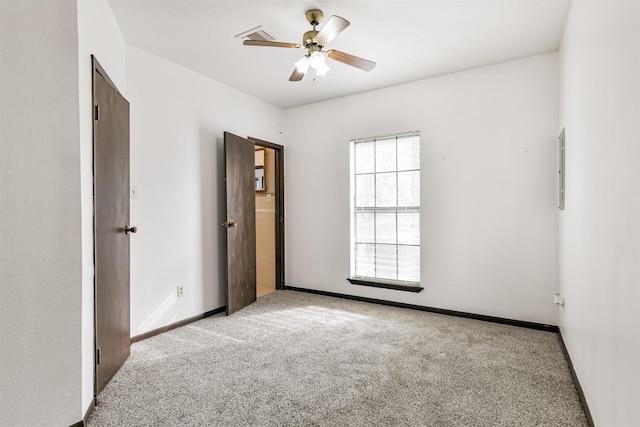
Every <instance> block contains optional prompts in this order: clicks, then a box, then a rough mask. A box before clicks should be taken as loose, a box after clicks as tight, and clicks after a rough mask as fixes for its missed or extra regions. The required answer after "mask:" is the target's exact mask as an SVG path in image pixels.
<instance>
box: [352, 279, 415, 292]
mask: <svg viewBox="0 0 640 427" xmlns="http://www.w3.org/2000/svg"><path fill="white" fill-rule="evenodd" d="M347 281H348V282H349V283H351V284H352V285H360V286H372V287H374V288H385V289H393V290H396V291H407V292H416V293H417V292H421V291H422V290H423V289H424V288H423V287H420V286H409V285H398V284H396V283H385V282H373V281H371V280H363V279H353V278H350V277H348V278H347Z"/></svg>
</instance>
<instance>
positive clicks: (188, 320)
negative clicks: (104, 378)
mask: <svg viewBox="0 0 640 427" xmlns="http://www.w3.org/2000/svg"><path fill="white" fill-rule="evenodd" d="M226 309H227V307H225V306H222V307H220V308H216V309H215V310H210V311H207V312H204V313H202V314H198V315H197V316H192V317H188V318H186V319H183V320H180V321H178V322H174V323H171V324H169V325H165V326H162V327H160V328H157V329H154V330H152V331H149V332H145V333H144V334H140V335H136V336H134V337H131V344H133V343H135V342H138V341H142V340H146V339H147V338H151V337H154V336H156V335H160V334H161V333H163V332H167V331H170V330H172V329H176V328H179V327H181V326H184V325H188V324H189V323H193V322H196V321H198V320H202V319H205V318H207V317H210V316H213V315H214V314H219V313H224V312H225V311H226Z"/></svg>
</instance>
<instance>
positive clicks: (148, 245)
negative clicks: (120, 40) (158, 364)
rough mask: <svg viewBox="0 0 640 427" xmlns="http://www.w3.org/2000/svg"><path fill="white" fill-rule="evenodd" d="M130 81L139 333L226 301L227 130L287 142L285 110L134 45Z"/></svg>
mask: <svg viewBox="0 0 640 427" xmlns="http://www.w3.org/2000/svg"><path fill="white" fill-rule="evenodd" d="M127 88H128V90H127V96H128V99H129V101H130V103H131V185H132V186H137V189H138V198H137V199H134V200H131V223H132V224H133V225H135V226H137V227H138V233H137V234H136V235H134V236H132V238H131V334H132V336H135V335H139V334H142V333H144V332H148V331H150V330H153V329H156V328H159V327H162V326H165V325H167V324H170V323H173V322H176V321H179V320H182V319H185V318H188V317H191V316H195V315H198V314H201V313H203V312H205V311H208V310H212V309H216V308H219V307H222V306H224V305H225V304H226V302H225V293H224V289H225V287H224V286H225V282H224V268H225V265H224V263H221V262H220V261H221V260H220V258H221V256H222V254H223V252H224V248H221V247H220V242H221V240H220V238H221V233H223V232H225V231H224V229H222V228H221V227H220V223H221V222H222V221H223V220H224V219H223V215H222V213H221V212H219V204H220V202H221V196H222V192H221V188H220V185H221V184H222V183H223V175H222V171H223V165H224V163H221V162H222V160H223V157H222V156H223V154H222V136H223V132H224V131H229V132H232V133H235V134H237V135H240V136H254V137H257V138H261V139H265V140H268V141H271V142H275V143H282V141H281V135H280V132H281V130H282V127H283V111H282V110H281V109H279V108H276V107H273V106H271V105H269V104H266V103H264V102H262V101H258V100H256V99H255V98H252V97H250V96H248V95H246V94H244V93H241V92H238V91H237V90H234V89H231V88H229V87H227V86H224V85H222V84H220V83H217V82H215V81H213V80H210V79H208V78H205V77H203V76H202V75H200V74H197V73H195V72H193V71H190V70H188V69H186V68H183V67H180V66H178V65H176V64H174V63H171V62H169V61H166V60H164V59H162V58H160V57H157V56H155V55H152V54H150V53H147V52H145V51H143V50H140V49H138V48H135V47H132V46H127ZM222 188H223V187H222ZM178 285H181V286H183V287H184V296H183V297H182V298H177V297H176V287H177V286H178Z"/></svg>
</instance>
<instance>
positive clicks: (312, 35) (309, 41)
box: [302, 30, 322, 50]
mask: <svg viewBox="0 0 640 427" xmlns="http://www.w3.org/2000/svg"><path fill="white" fill-rule="evenodd" d="M318 32H319V31H316V30H312V31H307V32H306V33H304V35H303V36H302V44H303V45H304V47H306V48H307V49H312V48H314V47H317V48H318V50H320V49H322V46H321V45H319V44H318V42H317V41H316V37H317V35H318Z"/></svg>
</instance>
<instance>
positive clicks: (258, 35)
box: [236, 25, 275, 42]
mask: <svg viewBox="0 0 640 427" xmlns="http://www.w3.org/2000/svg"><path fill="white" fill-rule="evenodd" d="M261 27H262V25H258V26H257V27H254V28H250V29H248V30H247V31H243V32H241V33H240V34H236V37H242V38H243V39H249V40H260V41H265V42H271V41H274V40H275V39H274V38H273V37H271V35H270V34H269V33H267V32H266V31H263V30H261V29H260V28H261Z"/></svg>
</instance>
